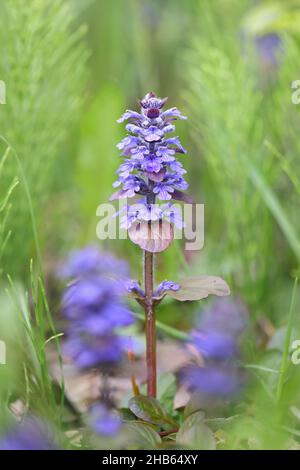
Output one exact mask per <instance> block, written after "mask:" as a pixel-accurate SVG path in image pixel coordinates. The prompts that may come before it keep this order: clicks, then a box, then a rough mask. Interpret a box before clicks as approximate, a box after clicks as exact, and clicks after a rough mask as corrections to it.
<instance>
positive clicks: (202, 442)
mask: <svg viewBox="0 0 300 470" xmlns="http://www.w3.org/2000/svg"><path fill="white" fill-rule="evenodd" d="M203 418H204V413H203V412H202V411H199V412H196V413H193V414H192V415H190V416H189V417H188V418H187V419H186V420H185V421H184V422H183V424H182V426H181V427H180V429H179V431H178V433H177V438H176V442H177V444H179V445H184V446H187V447H188V448H190V449H197V450H215V449H216V440H215V437H214V435H213V432H212V431H211V429H210V428H209V427H208V426H206V424H204V422H203Z"/></svg>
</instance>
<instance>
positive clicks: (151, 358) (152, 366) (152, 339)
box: [144, 251, 156, 397]
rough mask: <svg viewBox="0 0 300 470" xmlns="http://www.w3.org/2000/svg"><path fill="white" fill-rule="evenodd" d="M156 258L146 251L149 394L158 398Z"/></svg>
mask: <svg viewBox="0 0 300 470" xmlns="http://www.w3.org/2000/svg"><path fill="white" fill-rule="evenodd" d="M153 282H154V256H153V253H150V252H149V251H144V284H145V302H144V308H145V322H146V362H147V393H148V396H149V397H156V326H155V309H154V304H153V299H152V297H153Z"/></svg>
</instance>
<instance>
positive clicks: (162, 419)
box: [128, 395, 174, 425]
mask: <svg viewBox="0 0 300 470" xmlns="http://www.w3.org/2000/svg"><path fill="white" fill-rule="evenodd" d="M128 408H129V409H130V411H131V412H132V413H133V414H135V416H137V417H138V418H140V419H141V420H143V421H146V422H148V423H152V424H158V425H162V424H165V423H170V424H174V423H173V420H172V418H171V417H170V416H169V415H168V414H167V412H166V410H165V409H164V408H163V407H162V406H161V404H160V403H159V401H157V400H156V399H155V398H153V397H145V396H144V395H138V396H136V397H132V398H131V399H130V400H129V403H128Z"/></svg>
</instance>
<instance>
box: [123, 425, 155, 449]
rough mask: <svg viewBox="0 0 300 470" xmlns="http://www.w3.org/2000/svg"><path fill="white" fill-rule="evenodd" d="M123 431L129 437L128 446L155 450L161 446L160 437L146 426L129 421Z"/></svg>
mask: <svg viewBox="0 0 300 470" xmlns="http://www.w3.org/2000/svg"><path fill="white" fill-rule="evenodd" d="M123 431H124V432H125V434H126V436H128V437H129V444H130V447H131V445H132V446H134V447H135V448H140V449H156V448H157V447H158V446H159V445H160V444H161V437H160V435H159V434H158V433H157V432H156V431H155V430H154V429H153V428H152V427H151V426H149V425H148V424H146V423H141V422H137V421H135V422H134V421H131V422H129V423H126V424H125V425H124V429H123Z"/></svg>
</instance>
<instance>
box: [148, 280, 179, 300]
mask: <svg viewBox="0 0 300 470" xmlns="http://www.w3.org/2000/svg"><path fill="white" fill-rule="evenodd" d="M179 289H180V285H179V284H177V283H176V282H173V281H163V282H161V283H160V284H159V286H158V287H157V289H156V290H155V292H154V294H153V295H154V297H161V296H163V295H164V293H165V292H166V291H168V290H173V291H177V290H179Z"/></svg>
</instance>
